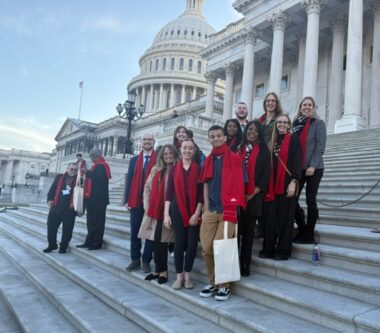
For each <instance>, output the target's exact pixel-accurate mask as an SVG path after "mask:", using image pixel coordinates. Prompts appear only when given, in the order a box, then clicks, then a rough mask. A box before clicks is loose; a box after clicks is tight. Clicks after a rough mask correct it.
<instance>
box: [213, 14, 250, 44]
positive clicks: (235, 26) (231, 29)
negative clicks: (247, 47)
mask: <svg viewBox="0 0 380 333" xmlns="http://www.w3.org/2000/svg"><path fill="white" fill-rule="evenodd" d="M244 26H245V21H244V18H242V19H240V20H239V21H236V22H234V23H231V24H229V25H227V26H226V27H225V28H224V29H223V30H220V31H219V32H217V33H215V34H212V35H210V44H214V43H217V42H219V41H221V40H223V39H225V38H226V37H228V36H231V35H233V34H235V33H237V32H239V31H241V30H242V29H243V28H244Z"/></svg>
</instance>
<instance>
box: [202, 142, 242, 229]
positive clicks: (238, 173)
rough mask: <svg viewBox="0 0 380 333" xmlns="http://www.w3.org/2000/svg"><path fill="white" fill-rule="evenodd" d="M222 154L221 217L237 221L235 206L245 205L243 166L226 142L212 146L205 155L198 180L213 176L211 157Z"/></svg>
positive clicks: (205, 180) (205, 179) (203, 181)
mask: <svg viewBox="0 0 380 333" xmlns="http://www.w3.org/2000/svg"><path fill="white" fill-rule="evenodd" d="M220 155H223V167H222V191H221V194H220V196H221V201H222V205H223V219H224V220H225V221H228V222H234V223H236V222H237V207H238V206H241V207H245V206H246V202H245V196H244V177H243V169H242V168H243V166H242V162H241V159H240V156H239V155H238V154H236V153H233V152H232V151H231V150H230V149H229V148H228V146H227V145H226V144H224V145H223V146H221V147H217V148H213V149H212V151H211V153H210V155H208V156H207V158H206V160H205V162H204V165H203V169H202V171H201V176H200V180H201V182H202V183H206V182H208V181H209V180H211V179H212V178H213V176H214V163H213V157H214V156H220Z"/></svg>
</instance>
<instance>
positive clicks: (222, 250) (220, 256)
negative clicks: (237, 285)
mask: <svg viewBox="0 0 380 333" xmlns="http://www.w3.org/2000/svg"><path fill="white" fill-rule="evenodd" d="M223 223H224V230H223V239H218V240H214V263H215V284H216V285H218V284H221V283H227V282H233V281H239V280H240V267H239V251H238V242H237V224H236V226H235V235H234V237H233V238H230V239H228V237H227V230H228V225H227V224H228V223H229V222H223Z"/></svg>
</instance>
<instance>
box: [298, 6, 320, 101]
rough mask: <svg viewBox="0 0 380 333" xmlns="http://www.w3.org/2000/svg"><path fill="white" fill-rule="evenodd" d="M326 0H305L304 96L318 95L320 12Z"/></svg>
mask: <svg viewBox="0 0 380 333" xmlns="http://www.w3.org/2000/svg"><path fill="white" fill-rule="evenodd" d="M325 2H326V1H325V0H303V4H304V5H305V6H306V13H307V32H306V49H305V68H304V80H303V96H312V97H314V98H315V97H316V95H317V79H318V45H319V14H320V12H321V7H322V6H323V5H324V4H325Z"/></svg>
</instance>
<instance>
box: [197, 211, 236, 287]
mask: <svg viewBox="0 0 380 333" xmlns="http://www.w3.org/2000/svg"><path fill="white" fill-rule="evenodd" d="M225 223H228V233H227V236H228V238H232V237H233V236H234V233H235V224H234V223H230V222H225ZM223 229H224V221H223V214H217V213H215V212H210V211H205V212H204V213H203V214H202V224H201V231H200V238H201V245H202V255H203V258H204V260H205V263H206V267H207V274H208V279H209V281H210V284H212V285H213V286H215V264H214V240H217V239H222V238H223ZM216 287H218V288H229V287H230V284H229V283H223V284H221V285H219V286H216Z"/></svg>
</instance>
